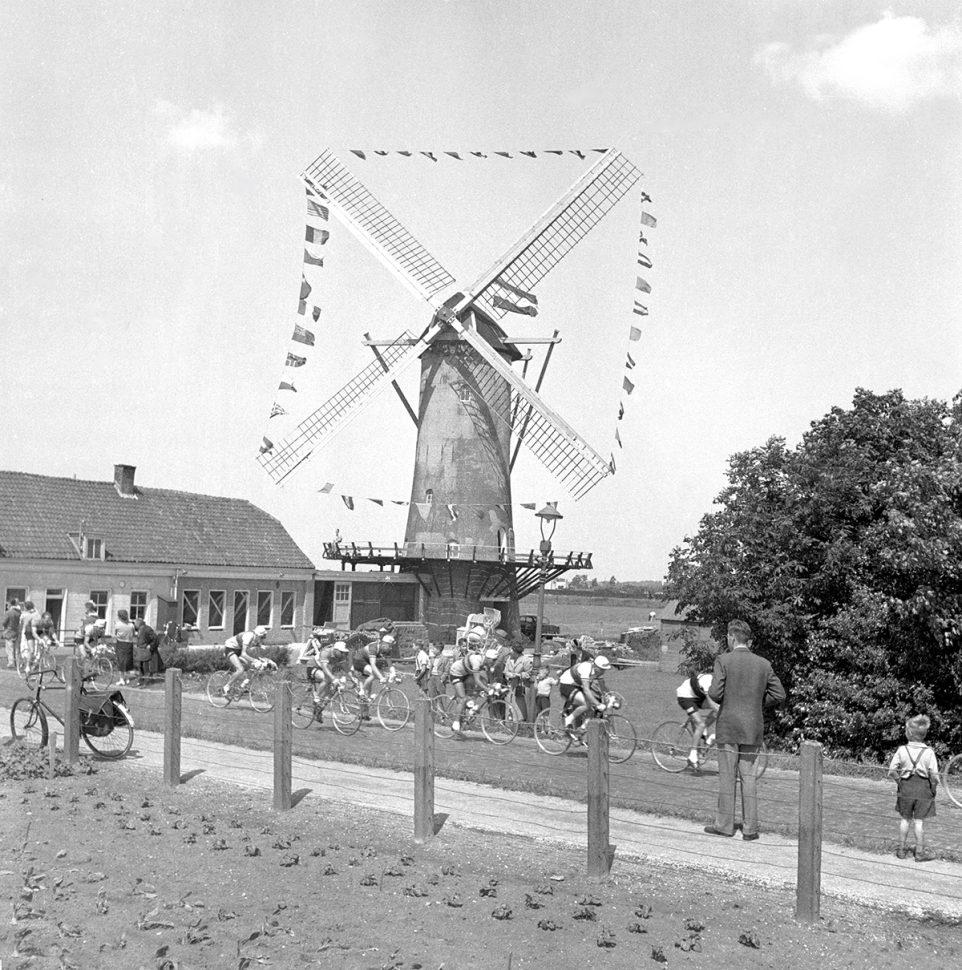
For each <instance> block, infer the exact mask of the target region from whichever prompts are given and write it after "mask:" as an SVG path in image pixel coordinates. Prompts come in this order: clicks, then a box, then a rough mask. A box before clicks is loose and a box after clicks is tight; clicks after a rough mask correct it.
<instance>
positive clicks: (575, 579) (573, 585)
mask: <svg viewBox="0 0 962 970" xmlns="http://www.w3.org/2000/svg"><path fill="white" fill-rule="evenodd" d="M587 588H588V577H587V576H585V574H584V573H578V574H577V575H575V576H572V578H571V582H570V583H568V589H587Z"/></svg>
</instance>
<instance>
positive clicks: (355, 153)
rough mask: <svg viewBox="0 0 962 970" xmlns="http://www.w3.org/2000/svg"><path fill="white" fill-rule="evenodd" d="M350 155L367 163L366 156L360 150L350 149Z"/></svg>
mask: <svg viewBox="0 0 962 970" xmlns="http://www.w3.org/2000/svg"><path fill="white" fill-rule="evenodd" d="M351 154H352V155H357V157H358V158H363V159H364V160H365V161H367V155H365V154H364V152H362V151H361V150H360V148H352V149H351Z"/></svg>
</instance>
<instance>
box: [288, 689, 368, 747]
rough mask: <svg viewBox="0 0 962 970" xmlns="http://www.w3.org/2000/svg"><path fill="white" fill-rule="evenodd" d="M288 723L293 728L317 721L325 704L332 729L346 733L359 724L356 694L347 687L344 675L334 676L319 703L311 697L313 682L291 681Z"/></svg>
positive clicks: (354, 730)
mask: <svg viewBox="0 0 962 970" xmlns="http://www.w3.org/2000/svg"><path fill="white" fill-rule="evenodd" d="M289 687H290V692H291V723H292V724H293V725H294V727H296V728H309V727H310V726H311V725H312V724H313V723H314V722H315V721H317V722H318V723H320V719H321V714H322V713H323V711H324V709H325V708H326V709H327V710H328V711H329V712H330V714H331V721H332V723H333V724H334V730H335V731H337V732H338V733H339V734H343V735H345V736H346V737H347V736H350V735H352V734H354V733H355V732H356V731H357V730H358V729H359V728H360V726H361V708H360V703H359V701H358V698H357V695H356V694H355V693H354V692H353V691H352V690H351V688H350V687H349V685H348V681H347V678H346V677H337V678H336V679H335V680H334V686H333V687H332V689H331V691H329V692H328V695H327V697H326V698H325V699H324V701H323V702H322V703H320V704H318V703H316V702H315V700H314V685H313V684H312V683H311V682H310V681H307V682H306V683H305V682H304V681H297V682H295V681H291V682H290V685H289Z"/></svg>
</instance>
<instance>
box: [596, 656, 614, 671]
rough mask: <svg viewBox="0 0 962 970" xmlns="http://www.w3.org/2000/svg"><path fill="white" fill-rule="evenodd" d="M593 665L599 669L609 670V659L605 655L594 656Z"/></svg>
mask: <svg viewBox="0 0 962 970" xmlns="http://www.w3.org/2000/svg"><path fill="white" fill-rule="evenodd" d="M594 665H595V666H596V667H597V668H598V669H599V670H609V669H610V668H611V661H610V660H609V659H608V658H607V657H595V659H594Z"/></svg>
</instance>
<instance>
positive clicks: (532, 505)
mask: <svg viewBox="0 0 962 970" xmlns="http://www.w3.org/2000/svg"><path fill="white" fill-rule="evenodd" d="M521 508H523V509H531V511H532V512H533V511H534V508H535V503H534V502H522V503H521Z"/></svg>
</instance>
